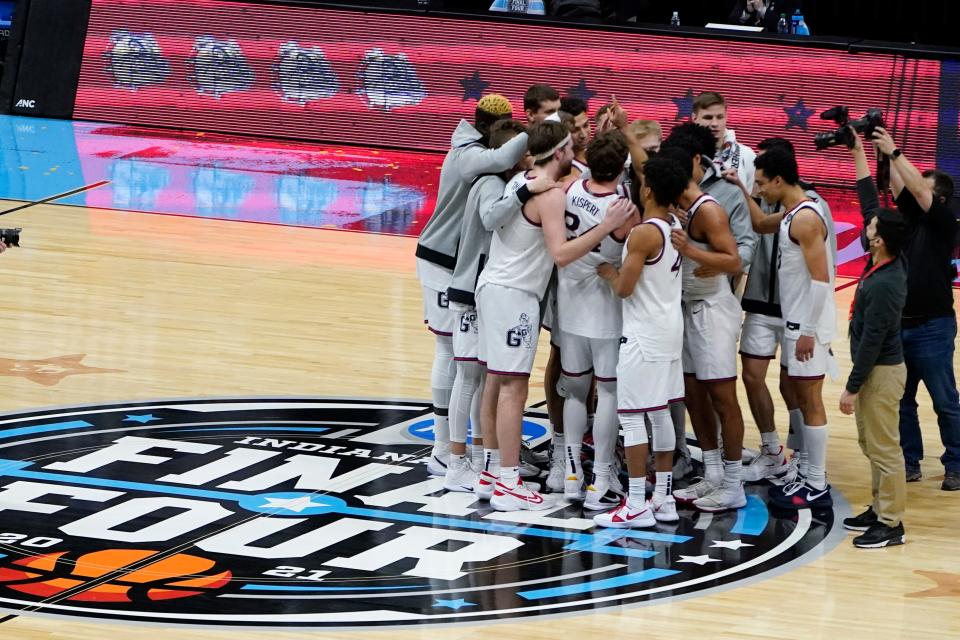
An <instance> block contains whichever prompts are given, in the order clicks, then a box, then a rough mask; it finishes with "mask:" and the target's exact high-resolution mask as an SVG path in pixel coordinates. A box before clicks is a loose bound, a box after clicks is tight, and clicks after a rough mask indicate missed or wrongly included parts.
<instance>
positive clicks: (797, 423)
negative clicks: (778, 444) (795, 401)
mask: <svg viewBox="0 0 960 640" xmlns="http://www.w3.org/2000/svg"><path fill="white" fill-rule="evenodd" d="M787 446H788V447H790V448H791V449H793V450H794V451H799V450H801V449H803V411H800V409H790V434H789V435H788V436H787Z"/></svg>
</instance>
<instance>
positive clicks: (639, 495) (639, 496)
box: [627, 478, 647, 509]
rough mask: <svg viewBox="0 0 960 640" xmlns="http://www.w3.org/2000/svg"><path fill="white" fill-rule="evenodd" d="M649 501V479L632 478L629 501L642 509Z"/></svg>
mask: <svg viewBox="0 0 960 640" xmlns="http://www.w3.org/2000/svg"><path fill="white" fill-rule="evenodd" d="M646 501H647V479H646V478H630V493H629V494H628V495H627V502H629V503H630V505H631V506H633V507H634V508H636V509H642V508H643V505H644V503H646Z"/></svg>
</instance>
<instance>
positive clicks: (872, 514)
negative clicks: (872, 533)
mask: <svg viewBox="0 0 960 640" xmlns="http://www.w3.org/2000/svg"><path fill="white" fill-rule="evenodd" d="M876 521H877V513H876V511H874V510H873V506H872V505H871V506H869V507H867V510H866V511H864V512H863V513H861V514H860V515H858V516H853V517H852V518H844V519H843V528H844V529H849V530H850V531H866V530H868V529H869V528H870V527H872V526H873V524H874V523H875V522H876Z"/></svg>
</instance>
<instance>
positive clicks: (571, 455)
mask: <svg viewBox="0 0 960 640" xmlns="http://www.w3.org/2000/svg"><path fill="white" fill-rule="evenodd" d="M582 446H583V445H581V444H580V443H579V442H578V443H577V444H567V445H564V447H563V448H564V450H565V452H566V453H565V455H564V456H563V464H564V471H565V472H566V474H567V475H568V476H571V475H574V474H577V475H581V476H582V475H583V469H581V468H580V451H581V450H582Z"/></svg>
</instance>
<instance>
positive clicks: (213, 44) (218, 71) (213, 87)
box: [187, 36, 253, 100]
mask: <svg viewBox="0 0 960 640" xmlns="http://www.w3.org/2000/svg"><path fill="white" fill-rule="evenodd" d="M187 64H188V65H192V66H193V73H192V74H191V75H190V78H189V79H190V80H191V81H192V82H193V83H194V85H196V87H197V93H200V94H202V95H210V96H213V97H214V98H217V99H218V100H219V99H220V98H221V97H222V96H224V95H226V94H228V93H232V92H235V91H246V90H247V89H249V88H250V85H252V84H253V69H251V68H250V65H249V64H248V63H247V59H246V58H245V57H244V55H243V50H242V49H240V45H239V44H238V43H237V41H236V40H220V39H218V38H214V37H213V36H201V37H199V38H197V39H196V40H195V41H194V43H193V56H192V57H191V58H190V59H189V60H188V61H187Z"/></svg>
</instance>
